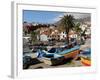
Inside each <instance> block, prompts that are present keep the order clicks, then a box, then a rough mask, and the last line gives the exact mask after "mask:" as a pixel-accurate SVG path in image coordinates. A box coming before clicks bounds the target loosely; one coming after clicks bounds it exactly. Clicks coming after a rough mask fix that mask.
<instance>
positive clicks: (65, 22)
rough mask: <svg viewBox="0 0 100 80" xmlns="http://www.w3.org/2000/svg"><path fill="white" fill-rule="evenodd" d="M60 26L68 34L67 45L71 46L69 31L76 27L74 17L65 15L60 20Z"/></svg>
mask: <svg viewBox="0 0 100 80" xmlns="http://www.w3.org/2000/svg"><path fill="white" fill-rule="evenodd" d="M60 25H61V26H62V28H64V29H65V31H66V34H67V43H68V45H69V31H70V30H72V29H73V28H74V26H75V24H74V17H73V16H72V15H64V16H63V17H62V18H61V20H60Z"/></svg>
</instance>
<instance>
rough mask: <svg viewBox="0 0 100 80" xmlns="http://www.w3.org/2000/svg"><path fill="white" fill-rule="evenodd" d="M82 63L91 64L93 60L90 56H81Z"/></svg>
mask: <svg viewBox="0 0 100 80" xmlns="http://www.w3.org/2000/svg"><path fill="white" fill-rule="evenodd" d="M81 63H82V64H83V65H85V66H91V60H90V59H89V58H85V57H81Z"/></svg>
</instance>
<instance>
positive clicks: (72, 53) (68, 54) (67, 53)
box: [43, 45, 80, 58]
mask: <svg viewBox="0 0 100 80" xmlns="http://www.w3.org/2000/svg"><path fill="white" fill-rule="evenodd" d="M79 48H80V47H79V46H78V45H77V46H74V47H72V48H70V49H68V48H52V49H51V50H49V51H48V52H47V51H43V52H44V53H46V54H48V53H49V54H50V53H52V54H59V55H62V56H64V57H65V58H75V57H76V56H77V55H78V54H79V53H80V50H79Z"/></svg>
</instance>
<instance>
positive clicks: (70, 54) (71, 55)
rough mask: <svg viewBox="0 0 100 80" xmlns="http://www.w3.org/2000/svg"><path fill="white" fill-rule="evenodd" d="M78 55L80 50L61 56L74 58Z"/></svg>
mask: <svg viewBox="0 0 100 80" xmlns="http://www.w3.org/2000/svg"><path fill="white" fill-rule="evenodd" d="M79 53H80V50H74V51H71V52H69V53H66V54H63V56H64V57H65V58H76V57H77V55H78V54H79Z"/></svg>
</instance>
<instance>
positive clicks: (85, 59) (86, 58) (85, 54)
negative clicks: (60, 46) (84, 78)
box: [80, 48, 91, 66]
mask: <svg viewBox="0 0 100 80" xmlns="http://www.w3.org/2000/svg"><path fill="white" fill-rule="evenodd" d="M80 58H81V63H82V64H83V65H84V66H91V49H90V48H87V49H85V50H83V51H82V52H81V54H80Z"/></svg>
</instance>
